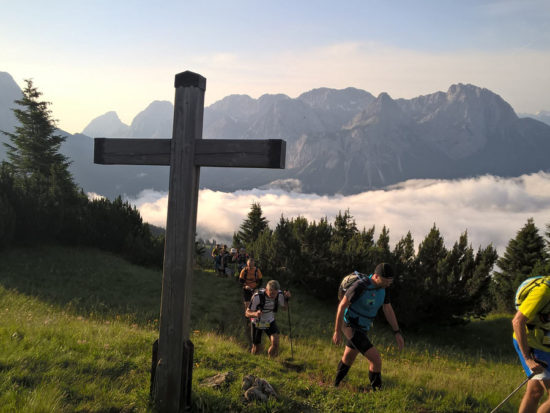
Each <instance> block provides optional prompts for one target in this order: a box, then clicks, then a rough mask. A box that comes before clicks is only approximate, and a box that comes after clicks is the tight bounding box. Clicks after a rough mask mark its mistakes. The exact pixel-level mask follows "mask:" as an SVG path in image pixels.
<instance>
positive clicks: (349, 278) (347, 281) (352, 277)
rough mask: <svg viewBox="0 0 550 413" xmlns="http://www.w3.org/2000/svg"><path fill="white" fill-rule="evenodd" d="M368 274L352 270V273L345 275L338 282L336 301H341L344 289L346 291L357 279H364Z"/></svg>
mask: <svg viewBox="0 0 550 413" xmlns="http://www.w3.org/2000/svg"><path fill="white" fill-rule="evenodd" d="M368 278H369V276H368V275H366V274H362V273H360V272H358V271H354V272H353V273H351V274H349V275H346V276H345V277H344V278H343V279H342V281H341V282H340V286H339V287H338V301H341V300H342V298H344V295H346V291H348V288H349V287H351V286H352V285H353V283H354V282H355V281H357V280H359V279H360V280H366V279H368Z"/></svg>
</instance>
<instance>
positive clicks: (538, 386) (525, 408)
mask: <svg viewBox="0 0 550 413" xmlns="http://www.w3.org/2000/svg"><path fill="white" fill-rule="evenodd" d="M543 394H544V386H543V382H542V380H529V381H528V382H527V390H526V391H525V394H524V395H523V399H522V400H521V404H520V405H519V411H518V412H519V413H536V411H537V407H538V405H539V401H540V399H541V397H542V396H543ZM547 403H548V400H547V401H546V403H544V404H547ZM544 404H543V405H542V406H541V408H542V407H543V406H544ZM541 411H547V410H541Z"/></svg>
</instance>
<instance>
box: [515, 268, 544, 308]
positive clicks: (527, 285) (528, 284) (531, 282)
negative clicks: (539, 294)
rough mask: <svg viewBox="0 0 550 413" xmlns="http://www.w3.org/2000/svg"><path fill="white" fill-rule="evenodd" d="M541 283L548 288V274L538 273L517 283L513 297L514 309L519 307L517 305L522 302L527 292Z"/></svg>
mask: <svg viewBox="0 0 550 413" xmlns="http://www.w3.org/2000/svg"><path fill="white" fill-rule="evenodd" d="M541 284H545V285H546V286H547V287H548V288H550V276H542V275H539V276H536V277H531V278H527V279H526V280H525V281H523V282H522V283H521V284H520V285H519V287H518V289H517V291H516V299H515V305H516V310H518V309H519V306H520V305H521V304H522V303H523V301H525V298H526V297H527V296H528V295H529V293H530V292H531V291H532V290H533V289H534V288H536V287H538V286H539V285H541Z"/></svg>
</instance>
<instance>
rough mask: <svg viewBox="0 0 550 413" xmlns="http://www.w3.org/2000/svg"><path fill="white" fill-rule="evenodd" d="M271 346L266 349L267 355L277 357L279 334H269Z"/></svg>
mask: <svg viewBox="0 0 550 413" xmlns="http://www.w3.org/2000/svg"><path fill="white" fill-rule="evenodd" d="M269 338H270V339H271V346H270V347H269V349H268V350H267V354H268V355H269V357H277V355H278V354H279V334H271V337H269Z"/></svg>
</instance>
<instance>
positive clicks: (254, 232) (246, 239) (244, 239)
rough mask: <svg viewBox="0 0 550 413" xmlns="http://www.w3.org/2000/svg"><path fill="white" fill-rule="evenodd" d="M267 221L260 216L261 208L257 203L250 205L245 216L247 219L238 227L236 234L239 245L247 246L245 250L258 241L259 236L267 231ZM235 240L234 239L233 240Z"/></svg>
mask: <svg viewBox="0 0 550 413" xmlns="http://www.w3.org/2000/svg"><path fill="white" fill-rule="evenodd" d="M267 224H268V221H267V219H266V218H265V217H264V216H263V215H262V207H261V206H260V204H259V203H256V202H254V203H252V206H251V208H250V212H249V213H248V215H247V218H246V219H245V220H244V222H243V223H242V224H241V226H240V230H239V232H238V233H237V236H238V240H239V241H240V243H241V244H244V245H246V246H247V248H248V247H249V246H250V245H251V244H252V243H253V242H254V241H256V240H257V239H258V237H259V236H260V234H261V233H262V232H263V231H265V230H267V229H268V228H269V227H268V226H267ZM233 239H234V240H235V238H233Z"/></svg>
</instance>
